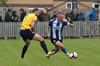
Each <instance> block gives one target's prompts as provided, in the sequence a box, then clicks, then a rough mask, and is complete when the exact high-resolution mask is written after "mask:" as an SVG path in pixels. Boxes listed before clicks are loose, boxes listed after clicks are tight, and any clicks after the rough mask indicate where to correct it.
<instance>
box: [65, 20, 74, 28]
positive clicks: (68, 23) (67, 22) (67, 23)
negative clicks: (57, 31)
mask: <svg viewBox="0 0 100 66" xmlns="http://www.w3.org/2000/svg"><path fill="white" fill-rule="evenodd" d="M64 25H69V26H70V27H73V26H74V24H72V23H70V22H69V21H65V22H64Z"/></svg>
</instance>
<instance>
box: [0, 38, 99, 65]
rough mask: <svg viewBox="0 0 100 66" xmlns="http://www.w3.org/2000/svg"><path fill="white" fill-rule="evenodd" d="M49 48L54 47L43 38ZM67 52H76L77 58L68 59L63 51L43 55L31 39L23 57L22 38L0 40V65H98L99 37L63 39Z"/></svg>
mask: <svg viewBox="0 0 100 66" xmlns="http://www.w3.org/2000/svg"><path fill="white" fill-rule="evenodd" d="M45 42H46V44H47V47H48V49H49V50H52V49H53V48H54V46H53V44H51V42H50V40H48V39H46V40H45ZM63 43H64V45H65V47H66V49H67V50H68V51H69V52H72V51H75V52H77V53H78V58H77V59H74V60H72V59H69V58H68V57H67V56H66V55H65V54H64V53H63V52H61V51H60V52H58V53H57V54H55V55H53V56H51V58H50V59H47V58H46V57H45V53H44V51H43V50H42V48H41V47H40V44H39V42H38V41H32V42H31V45H30V47H29V48H28V51H27V53H26V55H25V58H24V59H20V54H21V51H22V48H23V46H24V41H23V40H0V66H100V39H64V40H63Z"/></svg>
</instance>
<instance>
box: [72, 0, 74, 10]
mask: <svg viewBox="0 0 100 66" xmlns="http://www.w3.org/2000/svg"><path fill="white" fill-rule="evenodd" d="M72 10H73V11H74V0H72Z"/></svg>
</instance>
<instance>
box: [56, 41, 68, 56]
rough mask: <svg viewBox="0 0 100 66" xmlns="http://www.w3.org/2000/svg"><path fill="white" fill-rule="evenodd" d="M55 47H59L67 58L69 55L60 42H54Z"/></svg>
mask: <svg viewBox="0 0 100 66" xmlns="http://www.w3.org/2000/svg"><path fill="white" fill-rule="evenodd" d="M56 45H57V46H58V47H60V48H61V50H62V51H63V52H64V53H65V54H66V55H68V56H69V53H68V52H67V50H66V48H64V45H63V43H62V42H61V41H57V42H56Z"/></svg>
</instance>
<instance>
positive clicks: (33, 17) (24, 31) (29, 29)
mask: <svg viewBox="0 0 100 66" xmlns="http://www.w3.org/2000/svg"><path fill="white" fill-rule="evenodd" d="M39 14H40V11H39V9H37V8H35V9H34V10H33V13H30V14H28V15H26V16H25V17H24V19H23V22H22V25H21V28H20V35H21V37H22V38H23V40H24V41H25V46H24V47H23V50H22V54H21V58H24V54H25V53H26V51H27V49H28V47H29V45H30V42H31V40H38V41H40V45H41V47H42V48H43V50H44V51H45V53H46V54H47V53H48V50H47V47H46V44H45V42H44V38H43V37H41V36H40V35H38V34H37V33H34V26H35V23H36V22H37V16H38V15H39Z"/></svg>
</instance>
